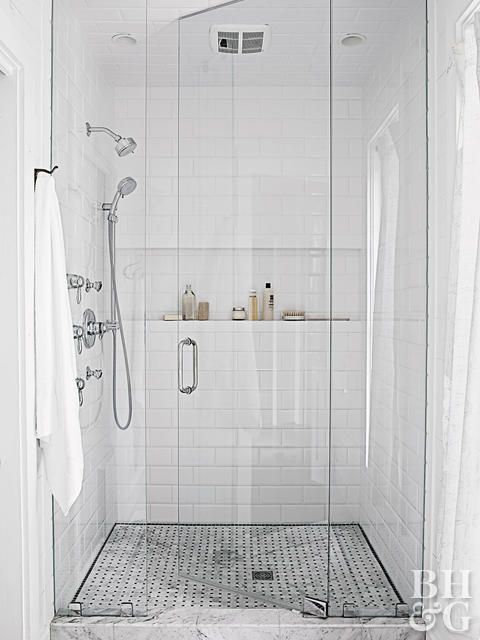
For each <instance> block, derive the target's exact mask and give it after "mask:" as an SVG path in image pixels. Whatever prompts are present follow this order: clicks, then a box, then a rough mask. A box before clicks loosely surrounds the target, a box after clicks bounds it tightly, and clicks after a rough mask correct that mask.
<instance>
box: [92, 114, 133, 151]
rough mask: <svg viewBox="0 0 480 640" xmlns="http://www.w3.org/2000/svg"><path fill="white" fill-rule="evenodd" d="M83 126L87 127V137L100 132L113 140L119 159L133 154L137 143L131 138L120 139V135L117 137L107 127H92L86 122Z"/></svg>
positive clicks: (116, 134)
mask: <svg viewBox="0 0 480 640" xmlns="http://www.w3.org/2000/svg"><path fill="white" fill-rule="evenodd" d="M85 125H86V127H87V136H89V137H90V136H91V135H92V133H99V132H100V133H106V134H107V135H109V136H110V137H111V138H113V139H114V140H115V142H116V143H117V144H116V145H115V151H116V152H117V154H118V155H119V156H120V158H123V157H124V156H128V154H129V153H133V152H134V151H135V149H136V148H137V143H136V142H135V140H134V139H133V138H122V136H121V135H119V134H118V133H115V132H114V131H112V130H111V129H109V128H108V127H92V126H91V124H90V123H89V122H86V123H85Z"/></svg>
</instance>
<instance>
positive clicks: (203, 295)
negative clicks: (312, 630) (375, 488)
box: [177, 0, 330, 615]
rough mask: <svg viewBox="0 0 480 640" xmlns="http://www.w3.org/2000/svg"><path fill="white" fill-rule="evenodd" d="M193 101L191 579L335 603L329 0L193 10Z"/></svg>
mask: <svg viewBox="0 0 480 640" xmlns="http://www.w3.org/2000/svg"><path fill="white" fill-rule="evenodd" d="M235 25H238V28H237V27H235ZM242 25H243V26H242ZM251 47H253V48H254V47H257V48H258V47H260V48H263V47H264V50H263V51H262V52H261V53H251V54H247V53H243V51H245V52H246V51H248V50H249V48H251ZM292 47H293V49H297V50H298V52H299V54H298V55H297V56H293V57H292V58H291V59H290V58H288V56H286V55H285V53H284V52H285V50H286V48H287V49H288V48H290V49H291V48H292ZM240 51H242V53H240ZM178 108H179V216H178V265H177V266H178V282H177V291H178V293H179V304H178V313H179V314H181V313H182V298H183V292H184V291H185V289H186V287H187V285H191V288H192V290H193V292H194V293H195V296H196V302H197V308H198V316H197V318H198V319H196V320H179V321H178V336H177V338H178V363H179V394H178V402H179V407H178V421H179V422H178V439H179V450H178V465H179V468H178V471H179V474H178V478H179V494H178V500H179V538H178V566H179V576H180V578H179V582H180V589H181V592H182V593H183V595H184V598H185V601H188V602H190V603H192V604H198V605H204V606H205V605H207V606H219V607H220V606H223V607H259V606H260V607H261V606H267V607H269V606H275V607H285V608H289V609H295V610H300V611H304V610H306V611H309V612H311V613H315V614H316V615H323V614H325V613H326V602H327V600H328V567H329V562H328V552H329V544H328V540H329V519H328V518H329V397H330V394H329V383H330V375H329V366H330V335H329V329H330V326H329V322H328V318H329V316H330V310H329V305H330V291H329V282H330V273H329V270H330V227H329V211H330V207H329V195H330V174H329V161H328V158H329V3H328V2H323V1H322V2H318V3H316V7H315V8H303V9H300V10H298V8H296V7H295V4H294V3H293V2H292V3H291V4H290V5H289V4H288V3H285V2H284V3H282V6H281V7H279V6H278V3H277V2H273V0H272V2H271V3H270V4H268V3H265V2H264V0H262V1H260V0H245V1H244V2H240V3H236V4H231V5H230V6H228V7H221V8H217V9H212V10H209V11H206V12H201V13H198V14H195V15H193V16H191V17H187V18H185V19H183V20H181V21H180V23H179V105H178ZM267 283H268V284H270V285H271V286H270V287H268V286H267ZM252 290H255V292H256V296H257V298H258V306H259V315H258V319H255V317H251V316H249V315H248V304H249V295H250V292H251V291H252ZM272 293H273V300H272V302H273V308H272V307H269V303H270V295H272ZM252 295H253V294H252ZM264 296H265V304H264V302H263V301H264ZM202 303H208V319H207V318H206V317H205V315H203V314H204V313H205V310H206V306H205V304H202ZM243 308H244V309H245V311H244V310H243ZM244 313H245V314H246V316H247V319H241V318H242V317H243V315H244ZM270 313H271V314H272V319H271V320H268V319H266V318H268V317H269V316H270ZM201 314H202V315H201ZM233 314H235V316H236V317H238V318H239V319H238V320H234V319H232V317H233ZM197 370H198V378H197Z"/></svg>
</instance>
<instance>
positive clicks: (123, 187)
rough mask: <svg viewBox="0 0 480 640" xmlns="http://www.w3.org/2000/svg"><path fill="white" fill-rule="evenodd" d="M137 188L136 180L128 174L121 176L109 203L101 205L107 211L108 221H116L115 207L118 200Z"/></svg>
mask: <svg viewBox="0 0 480 640" xmlns="http://www.w3.org/2000/svg"><path fill="white" fill-rule="evenodd" d="M136 188H137V181H136V180H135V179H134V178H131V177H130V176H127V177H126V178H122V179H121V180H120V182H119V183H118V186H117V192H116V193H115V196H114V198H113V200H112V202H111V203H104V204H103V206H102V209H103V211H108V212H109V214H108V219H109V221H110V222H116V221H117V216H116V212H117V207H118V203H119V201H120V198H124V197H125V196H129V195H130V194H131V193H133V192H134V191H135V189H136Z"/></svg>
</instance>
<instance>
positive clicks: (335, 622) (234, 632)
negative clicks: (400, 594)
mask: <svg viewBox="0 0 480 640" xmlns="http://www.w3.org/2000/svg"><path fill="white" fill-rule="evenodd" d="M83 638H85V639H89V640H425V631H421V630H416V629H413V628H412V627H411V626H410V623H409V620H408V619H404V618H402V619H394V618H328V619H326V620H320V619H317V618H309V617H304V616H302V615H301V614H299V613H294V612H290V611H283V610H279V609H193V608H192V609H174V610H171V611H167V612H165V613H162V614H160V615H157V616H150V617H143V618H107V617H92V618H79V617H57V618H54V620H53V621H52V623H51V625H50V640H80V639H83Z"/></svg>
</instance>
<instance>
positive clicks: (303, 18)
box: [69, 0, 425, 86]
mask: <svg viewBox="0 0 480 640" xmlns="http://www.w3.org/2000/svg"><path fill="white" fill-rule="evenodd" d="M69 1H70V3H71V8H72V11H73V12H74V14H75V15H76V17H77V18H78V19H79V20H80V21H81V24H82V29H83V30H84V32H85V35H86V38H87V40H88V42H89V45H90V49H91V51H92V52H93V55H94V56H95V58H96V60H97V62H98V64H99V65H100V66H101V67H102V68H103V69H104V71H105V73H106V75H107V76H108V78H109V79H110V80H111V82H112V83H113V84H114V85H120V86H125V85H141V84H143V83H144V82H145V77H146V75H145V69H146V62H147V65H148V82H149V83H150V84H152V85H175V84H176V83H177V73H178V62H177V61H178V57H177V54H178V43H179V41H180V52H181V56H180V61H181V62H180V72H181V82H182V84H186V85H195V86H196V85H222V84H225V82H231V81H232V72H233V73H234V74H235V83H236V84H239V85H265V84H271V85H293V86H295V85H296V86H299V85H328V84H329V78H330V54H329V44H330V0H243V2H239V3H236V4H231V5H229V6H224V7H221V8H217V9H215V10H213V11H207V12H205V13H201V14H199V15H196V16H193V17H191V18H187V19H184V20H181V21H180V23H178V19H179V18H181V17H182V16H185V15H187V14H191V13H193V12H198V11H202V10H205V9H207V8H211V7H215V6H217V7H218V5H222V4H224V3H223V2H219V1H218V0H69ZM146 5H147V6H146ZM422 5H423V1H421V0H332V17H333V28H332V34H333V39H332V43H333V55H334V57H333V61H332V62H333V73H334V81H335V83H336V84H340V85H345V84H355V85H356V86H358V85H361V84H363V83H364V82H365V81H366V79H367V78H368V76H369V75H370V74H371V73H372V71H373V69H374V68H375V66H376V65H377V64H378V62H379V61H380V60H382V57H383V54H384V52H385V50H386V48H387V47H389V46H391V43H392V41H393V40H394V39H395V38H396V37H398V34H399V33H405V30H404V29H403V25H404V24H405V23H406V22H407V21H408V22H412V21H416V22H418V21H421V22H422V23H423V22H424V19H425V17H424V11H423V6H422ZM215 23H235V24H237V23H246V24H255V23H256V24H263V23H268V24H270V25H271V27H272V42H271V46H270V49H269V50H268V51H267V52H265V53H262V54H258V55H251V56H226V55H217V54H214V53H212V51H211V50H210V46H209V38H208V34H209V28H210V25H211V24H215ZM147 25H148V26H147ZM178 25H180V29H179V30H178ZM352 31H353V32H360V33H362V34H364V35H366V36H367V41H366V43H365V44H364V45H361V46H360V47H358V48H354V49H347V48H344V47H342V46H340V45H339V40H340V38H341V36H342V35H343V34H345V33H348V32H352ZM120 32H127V33H131V34H132V35H134V36H135V38H136V39H137V45H136V46H134V47H128V48H124V47H119V46H118V45H115V44H113V43H112V42H111V36H112V35H113V34H115V33H120ZM147 54H148V55H147Z"/></svg>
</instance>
